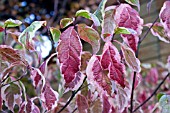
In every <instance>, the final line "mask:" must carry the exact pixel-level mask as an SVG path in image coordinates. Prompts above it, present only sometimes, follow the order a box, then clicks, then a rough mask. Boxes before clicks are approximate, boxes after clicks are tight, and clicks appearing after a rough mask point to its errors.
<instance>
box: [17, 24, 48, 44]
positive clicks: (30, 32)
mask: <svg viewBox="0 0 170 113" xmlns="http://www.w3.org/2000/svg"><path fill="white" fill-rule="evenodd" d="M42 25H46V21H34V22H33V23H32V24H31V25H30V26H28V27H27V28H26V29H25V30H24V31H23V32H22V33H21V34H20V36H19V38H18V40H19V42H20V43H21V44H23V45H24V46H27V44H26V43H27V41H31V40H32V38H33V37H34V36H35V32H36V31H37V30H38V29H40V28H41V27H42ZM27 38H29V39H27Z"/></svg>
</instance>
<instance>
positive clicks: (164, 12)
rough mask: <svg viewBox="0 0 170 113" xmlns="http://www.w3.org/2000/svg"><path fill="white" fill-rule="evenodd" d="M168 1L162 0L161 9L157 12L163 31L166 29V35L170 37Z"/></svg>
mask: <svg viewBox="0 0 170 113" xmlns="http://www.w3.org/2000/svg"><path fill="white" fill-rule="evenodd" d="M169 7H170V1H166V2H164V5H163V7H162V8H161V11H160V13H159V18H160V20H161V23H162V25H163V27H164V29H165V31H167V35H168V36H169V37H170V32H169V31H170V18H169V15H170V9H169Z"/></svg>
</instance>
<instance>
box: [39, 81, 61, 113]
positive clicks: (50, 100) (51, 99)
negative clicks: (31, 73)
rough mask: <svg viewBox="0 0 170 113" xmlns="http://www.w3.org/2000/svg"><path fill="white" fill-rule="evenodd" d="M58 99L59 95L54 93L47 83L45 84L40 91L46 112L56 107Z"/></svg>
mask: <svg viewBox="0 0 170 113" xmlns="http://www.w3.org/2000/svg"><path fill="white" fill-rule="evenodd" d="M58 97H59V94H58V93H57V92H56V91H54V90H53V89H52V88H51V86H50V85H49V84H48V83H46V84H45V85H44V87H43V89H42V93H41V100H42V101H43V104H44V107H45V108H46V109H47V110H48V111H50V110H52V109H54V108H55V107H57V103H58Z"/></svg>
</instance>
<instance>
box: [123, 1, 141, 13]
mask: <svg viewBox="0 0 170 113" xmlns="http://www.w3.org/2000/svg"><path fill="white" fill-rule="evenodd" d="M125 1H126V2H127V3H129V4H131V5H134V6H137V7H138V10H139V11H140V3H139V0H125Z"/></svg>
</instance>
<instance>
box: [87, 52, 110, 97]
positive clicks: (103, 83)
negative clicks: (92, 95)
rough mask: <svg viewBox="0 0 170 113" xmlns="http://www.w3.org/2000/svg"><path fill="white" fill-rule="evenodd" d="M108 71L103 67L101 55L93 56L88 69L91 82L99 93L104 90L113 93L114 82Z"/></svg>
mask: <svg viewBox="0 0 170 113" xmlns="http://www.w3.org/2000/svg"><path fill="white" fill-rule="evenodd" d="M107 73H108V71H105V70H104V69H103V68H102V65H101V63H100V57H99V56H95V55H94V56H92V57H91V59H90V61H89V63H88V65H87V69H86V74H87V78H88V80H89V82H90V83H91V84H92V85H93V86H94V87H95V88H96V89H97V90H98V92H99V94H101V93H103V92H104V91H106V92H107V94H109V95H111V93H112V86H111V85H112V83H111V81H110V79H109V77H108V76H107Z"/></svg>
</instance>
